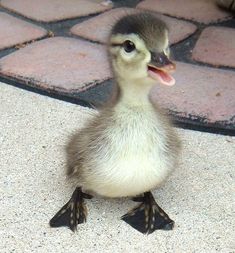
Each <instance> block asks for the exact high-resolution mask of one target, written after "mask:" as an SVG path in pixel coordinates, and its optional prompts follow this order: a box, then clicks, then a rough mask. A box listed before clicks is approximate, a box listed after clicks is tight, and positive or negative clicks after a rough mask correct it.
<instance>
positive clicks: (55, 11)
mask: <svg viewBox="0 0 235 253" xmlns="http://www.w3.org/2000/svg"><path fill="white" fill-rule="evenodd" d="M1 5H2V6H3V7H5V8H8V9H10V10H11V11H14V12H16V13H19V14H21V15H23V16H25V17H27V18H30V19H34V20H37V21H43V22H51V21H58V20H64V19H69V18H75V17H81V16H87V15H90V14H94V13H99V12H102V11H105V10H108V9H110V8H111V5H104V4H102V2H101V3H97V2H94V1H92V0H66V1H65V0H50V1H48V0H40V1H36V0H2V1H1Z"/></svg>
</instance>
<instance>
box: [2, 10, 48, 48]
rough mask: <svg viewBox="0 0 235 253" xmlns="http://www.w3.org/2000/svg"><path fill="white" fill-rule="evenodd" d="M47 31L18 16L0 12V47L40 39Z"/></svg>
mask: <svg viewBox="0 0 235 253" xmlns="http://www.w3.org/2000/svg"><path fill="white" fill-rule="evenodd" d="M46 34H47V31H46V30H45V29H43V28H41V27H39V26H36V25H33V24H30V23H28V22H25V21H23V20H20V19H18V18H15V17H12V16H10V15H8V14H6V13H4V12H0V49H4V48H9V47H12V46H14V45H17V44H20V43H24V42H27V41H31V40H35V39H39V38H41V37H43V36H45V35H46Z"/></svg>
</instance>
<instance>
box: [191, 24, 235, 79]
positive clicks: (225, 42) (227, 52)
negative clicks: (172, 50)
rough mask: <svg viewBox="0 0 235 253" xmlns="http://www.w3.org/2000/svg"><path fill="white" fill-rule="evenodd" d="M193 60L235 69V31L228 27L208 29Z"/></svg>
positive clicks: (202, 35) (196, 49) (198, 45)
mask: <svg viewBox="0 0 235 253" xmlns="http://www.w3.org/2000/svg"><path fill="white" fill-rule="evenodd" d="M193 59H195V60H197V61H201V62H205V63H210V64H213V65H223V66H229V67H235V30H234V29H232V28H227V27H208V28H206V29H205V30H204V31H203V32H202V34H201V36H200V38H199V40H198V41H197V43H196V46H195V48H194V49H193ZM234 84H235V80H234Z"/></svg>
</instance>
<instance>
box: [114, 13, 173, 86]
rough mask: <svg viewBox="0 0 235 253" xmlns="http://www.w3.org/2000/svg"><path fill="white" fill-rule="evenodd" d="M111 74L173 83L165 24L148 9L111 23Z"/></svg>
mask: <svg viewBox="0 0 235 253" xmlns="http://www.w3.org/2000/svg"><path fill="white" fill-rule="evenodd" d="M109 47H110V50H109V51H110V56H111V63H112V67H113V71H114V75H115V77H116V78H117V79H120V78H121V79H122V80H124V81H135V82H137V81H140V82H141V83H145V84H153V83H156V81H157V82H160V83H163V84H166V85H173V84H174V83H175V80H174V78H173V77H171V76H170V74H169V73H170V72H172V71H173V70H174V69H175V65H174V63H172V62H171V61H170V60H169V53H170V52H169V41H168V29H167V26H166V24H165V23H164V22H163V21H161V20H160V19H158V18H157V17H156V16H155V15H153V14H150V13H148V12H144V13H138V14H132V15H127V16H125V17H123V18H121V19H120V20H119V21H118V22H117V23H116V24H115V25H114V27H113V29H112V31H111V35H110V41H109Z"/></svg>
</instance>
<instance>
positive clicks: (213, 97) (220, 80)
mask: <svg viewBox="0 0 235 253" xmlns="http://www.w3.org/2000/svg"><path fill="white" fill-rule="evenodd" d="M126 2H128V7H129V8H127V6H126V4H125V1H114V2H113V3H111V2H108V1H102V0H69V1H65V0H59V1H58V0H57V1H56V0H52V1H46V0H41V1H40V2H37V1H30V0H14V1H13V0H1V1H0V3H1V5H0V81H1V80H2V81H3V80H4V81H5V82H8V83H9V84H13V85H20V87H31V88H33V89H34V90H35V91H36V92H38V91H40V90H41V91H45V92H47V94H49V95H50V94H56V96H57V98H60V99H64V96H66V97H67V99H68V100H69V99H70V98H73V102H74V100H75V101H76V102H77V103H80V102H81V100H80V98H81V97H82V98H83V99H84V100H86V101H89V102H91V103H93V104H96V105H98V104H102V103H103V102H104V100H106V99H107V96H108V94H109V93H110V87H111V85H112V80H110V78H112V76H111V73H110V70H109V66H108V61H107V55H106V52H105V47H104V46H103V45H100V43H101V44H105V43H106V41H107V37H108V34H109V31H110V29H111V27H112V25H113V24H114V23H115V21H116V20H117V19H118V18H119V17H121V16H122V15H125V14H127V13H133V12H139V11H143V10H151V11H154V12H155V14H156V15H158V16H160V17H161V18H162V19H163V20H164V21H165V22H166V23H167V24H168V26H169V29H170V43H171V44H172V51H173V55H175V59H176V60H177V61H178V62H177V66H178V68H177V72H176V73H175V78H176V82H177V83H176V85H175V86H174V87H172V88H165V87H161V86H157V87H155V88H154V89H153V91H152V94H151V95H152V97H153V99H154V100H155V101H156V102H159V103H160V104H161V105H162V106H163V107H165V108H166V109H168V110H169V113H170V114H171V115H173V117H174V118H175V120H176V121H178V122H184V123H185V122H186V123H187V124H188V123H189V124H190V125H196V126H198V125H200V126H204V127H212V128H216V129H225V130H229V131H233V132H234V133H235V109H234V108H235V90H234V87H235V69H234V68H235V29H234V28H235V20H234V19H233V17H232V14H231V13H229V12H226V11H225V10H221V9H220V8H219V7H217V6H216V4H215V2H214V1H213V0H210V1H204V0H192V1H187V0H174V1H173V0H145V1H135V0H132V1H130V0H129V1H126ZM130 6H131V8H130ZM178 6H181V8H178ZM117 7H119V8H117ZM135 7H137V8H135ZM111 8H112V9H111ZM35 10H37V11H35ZM50 37H54V38H50ZM87 40H88V41H87ZM182 61H183V62H184V63H182ZM107 80H110V81H108V82H107ZM102 94H104V95H102Z"/></svg>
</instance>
